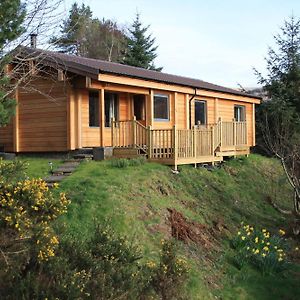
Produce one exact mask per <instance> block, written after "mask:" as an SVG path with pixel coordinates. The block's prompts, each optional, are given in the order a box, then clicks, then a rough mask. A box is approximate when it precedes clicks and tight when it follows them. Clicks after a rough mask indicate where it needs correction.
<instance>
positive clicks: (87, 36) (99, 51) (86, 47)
mask: <svg viewBox="0 0 300 300" xmlns="http://www.w3.org/2000/svg"><path fill="white" fill-rule="evenodd" d="M125 41H126V36H125V34H124V33H123V31H122V30H121V29H119V26H118V25H117V23H115V22H112V21H110V20H105V19H103V20H99V19H97V18H93V14H92V11H91V9H90V7H89V6H85V5H84V4H82V5H81V6H79V5H78V4H77V3H76V2H75V3H74V4H73V5H72V7H71V9H70V11H69V16H68V17H67V19H66V20H65V21H64V22H63V25H62V26H61V31H60V36H58V37H53V38H52V39H51V40H50V42H51V43H54V44H55V45H56V47H57V48H58V49H59V50H60V51H61V52H63V53H69V54H75V55H78V56H84V57H89V58H98V59H103V60H108V61H118V60H119V59H120V57H121V53H122V52H124V47H125Z"/></svg>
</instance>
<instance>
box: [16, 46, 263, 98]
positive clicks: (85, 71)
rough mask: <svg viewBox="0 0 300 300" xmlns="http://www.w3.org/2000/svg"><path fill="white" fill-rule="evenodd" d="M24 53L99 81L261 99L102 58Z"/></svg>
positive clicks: (34, 51) (24, 49)
mask: <svg viewBox="0 0 300 300" xmlns="http://www.w3.org/2000/svg"><path fill="white" fill-rule="evenodd" d="M20 53H21V55H22V54H25V55H26V56H31V57H33V58H35V59H38V60H39V61H40V62H41V63H44V64H46V65H47V64H48V65H51V66H54V67H57V68H63V69H65V70H67V71H70V72H73V73H75V74H79V75H83V76H89V77H92V78H95V79H98V75H99V74H101V73H109V74H114V75H119V76H127V77H132V78H139V79H145V80H149V81H156V82H163V83H168V84H176V85H181V86H187V87H192V88H197V89H204V90H209V91H217V92H221V93H229V94H234V95H239V96H246V97H251V98H256V99H261V97H258V96H254V95H251V94H247V93H244V92H241V91H238V90H235V89H231V88H227V87H223V86H220V85H216V84H212V83H209V82H206V81H203V80H199V79H194V78H189V77H183V76H178V75H172V74H168V73H164V72H157V71H152V70H146V69H143V68H137V67H132V66H127V65H123V64H119V63H114V62H108V61H104V60H100V59H92V58H85V57H80V56H76V55H70V54H65V53H60V52H55V51H47V50H41V49H33V48H28V47H21V52H20ZM18 54H19V53H18ZM19 55H20V54H19Z"/></svg>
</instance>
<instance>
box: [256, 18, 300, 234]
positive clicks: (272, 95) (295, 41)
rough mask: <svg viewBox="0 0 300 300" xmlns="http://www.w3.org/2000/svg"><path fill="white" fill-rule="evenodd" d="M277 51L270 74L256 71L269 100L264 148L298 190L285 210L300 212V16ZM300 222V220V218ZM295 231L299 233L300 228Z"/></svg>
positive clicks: (263, 118) (284, 31)
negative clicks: (275, 159) (290, 207)
mask: <svg viewBox="0 0 300 300" xmlns="http://www.w3.org/2000/svg"><path fill="white" fill-rule="evenodd" d="M274 38H275V42H276V45H277V48H278V49H276V51H275V50H274V49H271V48H270V49H269V52H268V57H267V59H266V61H267V71H268V75H267V77H263V76H262V74H261V73H259V72H257V71H256V74H257V76H258V78H259V83H261V84H263V85H264V89H265V91H266V92H267V94H268V100H267V101H264V102H263V103H262V105H261V106H260V107H259V110H258V121H259V122H258V124H259V130H260V133H261V136H262V137H263V146H264V148H265V149H266V150H267V151H268V152H269V153H270V154H272V155H275V156H276V157H277V158H279V159H280V161H281V164H282V166H283V169H284V171H285V174H286V177H287V179H288V182H289V183H290V185H291V187H292V188H293V190H294V199H293V204H294V209H293V211H285V210H283V209H281V208H280V207H279V206H277V205H276V204H275V203H273V202H272V200H271V204H272V205H273V206H274V207H275V208H277V209H278V210H279V211H281V212H283V213H289V214H294V215H296V216H297V218H298V217H299V216H300V89H299V87H300V20H296V19H295V18H294V17H291V18H290V20H289V21H286V22H285V23H284V26H283V27H282V28H281V34H278V35H276V36H275V37H274ZM298 222H299V220H298ZM295 233H297V234H298V233H299V232H298V230H297V232H295Z"/></svg>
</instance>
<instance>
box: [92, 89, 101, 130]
mask: <svg viewBox="0 0 300 300" xmlns="http://www.w3.org/2000/svg"><path fill="white" fill-rule="evenodd" d="M99 124H100V111H99V93H98V92H89V126H90V127H99Z"/></svg>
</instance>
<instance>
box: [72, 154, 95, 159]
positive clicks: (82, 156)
mask: <svg viewBox="0 0 300 300" xmlns="http://www.w3.org/2000/svg"><path fill="white" fill-rule="evenodd" d="M73 157H74V159H88V160H90V159H93V157H94V156H93V154H85V153H82V154H75V155H74V156H73Z"/></svg>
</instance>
